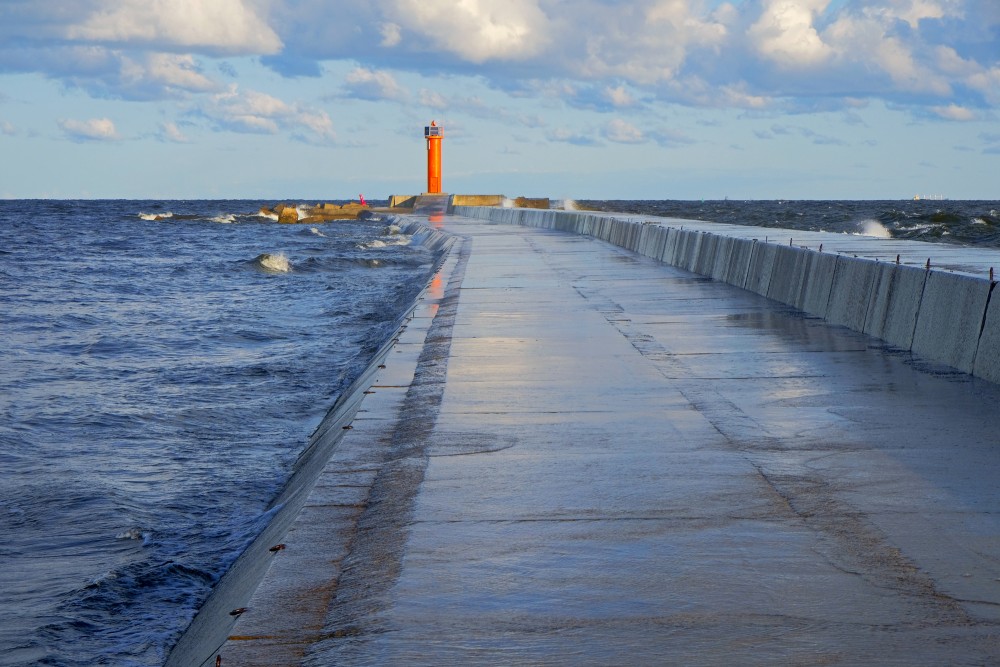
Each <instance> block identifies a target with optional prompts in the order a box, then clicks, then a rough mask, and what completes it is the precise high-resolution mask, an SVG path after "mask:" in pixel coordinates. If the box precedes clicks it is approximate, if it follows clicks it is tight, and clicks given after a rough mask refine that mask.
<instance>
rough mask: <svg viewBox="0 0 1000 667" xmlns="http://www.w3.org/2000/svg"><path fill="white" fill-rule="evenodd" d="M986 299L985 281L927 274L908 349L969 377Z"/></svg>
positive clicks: (932, 272) (988, 289) (941, 273)
mask: <svg viewBox="0 0 1000 667" xmlns="http://www.w3.org/2000/svg"><path fill="white" fill-rule="evenodd" d="M989 295H990V282H989V281H988V280H984V279H982V278H973V277H971V276H961V275H957V274H954V273H944V272H941V271H931V272H929V273H928V275H927V282H926V283H925V284H924V293H923V297H922V298H921V299H920V311H919V312H918V313H917V328H916V332H915V333H914V334H913V345H912V346H911V348H910V349H912V350H913V351H914V352H915V353H917V354H919V355H921V356H923V357H927V358H928V359H932V360H934V361H939V362H941V363H944V364H947V365H949V366H952V367H954V368H957V369H958V370H960V371H964V372H966V373H971V372H972V370H973V365H974V363H975V359H976V348H977V347H978V346H979V331H980V328H981V327H982V323H983V317H984V316H985V314H986V303H987V301H988V300H989Z"/></svg>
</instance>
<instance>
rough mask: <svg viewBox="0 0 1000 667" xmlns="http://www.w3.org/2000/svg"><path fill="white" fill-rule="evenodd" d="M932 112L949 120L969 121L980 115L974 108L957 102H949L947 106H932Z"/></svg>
mask: <svg viewBox="0 0 1000 667" xmlns="http://www.w3.org/2000/svg"><path fill="white" fill-rule="evenodd" d="M930 110H931V112H932V113H934V114H936V115H938V116H940V117H941V118H945V119H947V120H957V121H967V120H976V118H977V117H978V115H977V114H976V112H975V111H973V110H972V109H968V108H966V107H962V106H959V105H957V104H949V105H947V106H936V107H931V109H930Z"/></svg>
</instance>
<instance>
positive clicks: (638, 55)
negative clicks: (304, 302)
mask: <svg viewBox="0 0 1000 667" xmlns="http://www.w3.org/2000/svg"><path fill="white" fill-rule="evenodd" d="M432 120H436V121H437V122H438V124H439V125H441V126H443V128H444V135H445V137H444V140H443V150H442V152H443V179H442V180H443V189H444V190H445V191H446V192H451V193H463V194H505V195H507V196H509V197H516V196H522V195H523V196H528V197H551V198H557V199H558V198H573V199H689V200H690V199H694V200H697V199H722V198H725V197H728V198H730V199H909V198H912V197H913V196H915V195H921V196H925V197H926V196H941V197H947V198H949V199H1000V122H998V121H1000V0H727V1H724V0H572V1H570V0H366V1H365V2H358V1H357V0H351V1H350V2H346V1H340V0H0V155H2V160H0V197H3V198H134V199H185V198H197V199H205V198H210V199H216V198H246V199H264V200H267V199H274V200H280V199H315V200H325V199H349V198H357V197H358V196H359V195H361V194H363V195H364V196H365V197H367V198H369V199H382V198H386V197H388V196H389V195H390V194H418V193H420V192H422V191H424V190H426V187H427V185H426V184H427V181H426V147H425V142H424V138H423V131H424V126H425V125H428V124H430V122H431V121H432Z"/></svg>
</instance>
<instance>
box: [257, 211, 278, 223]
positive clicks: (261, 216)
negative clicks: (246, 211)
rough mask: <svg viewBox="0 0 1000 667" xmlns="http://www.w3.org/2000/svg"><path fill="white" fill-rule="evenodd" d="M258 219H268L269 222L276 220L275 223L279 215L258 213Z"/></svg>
mask: <svg viewBox="0 0 1000 667" xmlns="http://www.w3.org/2000/svg"><path fill="white" fill-rule="evenodd" d="M257 217H259V218H267V219H268V220H274V221H275V222H277V221H278V214H277V213H263V212H258V213H257Z"/></svg>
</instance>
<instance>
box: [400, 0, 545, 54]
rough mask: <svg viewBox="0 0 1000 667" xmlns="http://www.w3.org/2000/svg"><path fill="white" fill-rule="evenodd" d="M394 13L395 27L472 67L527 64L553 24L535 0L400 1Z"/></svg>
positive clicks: (540, 48) (537, 50)
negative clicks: (490, 62)
mask: <svg viewBox="0 0 1000 667" xmlns="http://www.w3.org/2000/svg"><path fill="white" fill-rule="evenodd" d="M390 7H391V9H392V16H393V17H395V18H394V20H395V23H396V24H399V25H400V26H401V27H402V28H407V29H409V30H412V31H413V32H414V33H416V35H418V36H419V38H420V39H422V40H424V41H427V42H430V43H431V44H433V45H434V46H436V47H437V48H439V49H442V50H444V51H446V52H448V53H451V54H454V55H456V56H459V57H460V58H462V59H464V60H467V61H469V62H472V63H482V62H485V61H487V60H526V59H528V58H531V57H532V56H535V55H537V54H538V53H539V52H540V51H541V50H542V48H543V47H544V46H545V43H546V34H547V23H548V19H547V17H546V15H545V13H544V12H542V10H541V9H540V8H539V6H538V4H537V3H536V2H534V1H533V0H507V1H506V2H503V3H497V2H491V1H490V0H463V2H458V3H456V2H454V1H453V0H395V1H394V2H392V3H390ZM398 34H399V33H398V31H396V32H395V33H393V32H390V39H389V41H390V42H391V41H392V37H393V35H398ZM385 41H386V35H385V34H384V33H383V42H385ZM397 43H398V42H397Z"/></svg>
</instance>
